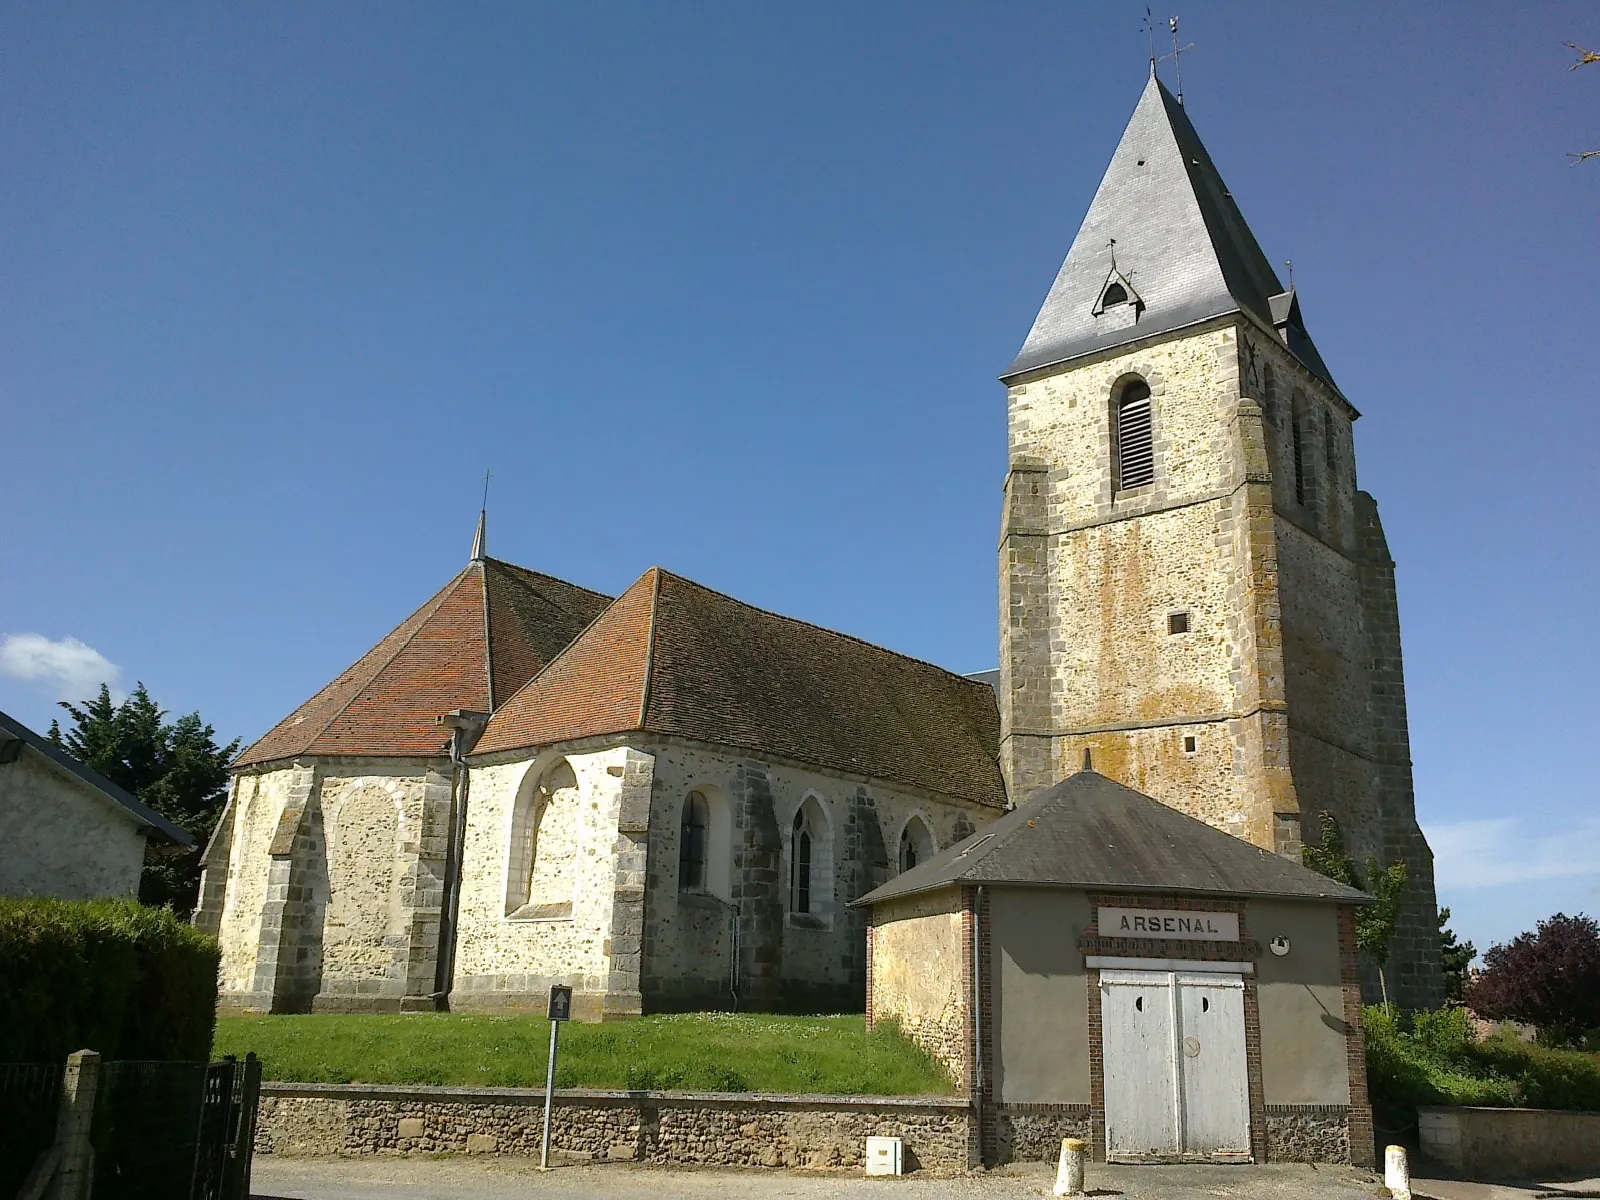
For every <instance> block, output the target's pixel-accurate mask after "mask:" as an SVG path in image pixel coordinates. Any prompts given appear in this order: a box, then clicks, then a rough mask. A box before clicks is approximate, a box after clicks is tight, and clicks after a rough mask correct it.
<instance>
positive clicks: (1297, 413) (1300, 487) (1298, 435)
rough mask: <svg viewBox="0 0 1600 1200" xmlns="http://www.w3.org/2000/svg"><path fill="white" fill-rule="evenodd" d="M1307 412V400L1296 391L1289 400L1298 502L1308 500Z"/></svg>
mask: <svg viewBox="0 0 1600 1200" xmlns="http://www.w3.org/2000/svg"><path fill="white" fill-rule="evenodd" d="M1305 424H1306V414H1305V402H1304V401H1303V400H1302V399H1301V398H1300V393H1299V392H1296V393H1295V394H1294V395H1293V396H1291V397H1290V400H1289V426H1290V428H1289V441H1290V448H1291V450H1292V452H1293V454H1294V499H1295V503H1296V504H1304V503H1305V502H1306V493H1307V490H1308V489H1307V487H1306V467H1307V465H1308V464H1307V463H1306V431H1305Z"/></svg>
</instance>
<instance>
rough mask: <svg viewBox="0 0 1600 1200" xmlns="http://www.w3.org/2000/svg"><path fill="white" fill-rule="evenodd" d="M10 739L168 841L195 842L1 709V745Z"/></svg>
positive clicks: (150, 809)
mask: <svg viewBox="0 0 1600 1200" xmlns="http://www.w3.org/2000/svg"><path fill="white" fill-rule="evenodd" d="M8 742H20V743H21V744H22V745H23V746H26V747H28V748H30V749H33V750H36V751H37V752H38V753H40V754H42V755H44V756H45V757H46V758H48V759H49V760H50V761H51V762H53V763H55V764H56V766H58V767H60V768H61V769H62V770H64V771H68V772H70V773H71V774H73V775H76V776H77V777H78V778H79V779H81V780H83V782H84V783H86V784H88V785H89V786H90V787H92V788H95V789H96V790H97V791H100V792H102V793H104V794H105V797H106V799H108V800H110V801H111V802H112V803H113V804H117V805H120V806H121V807H123V808H125V809H127V810H128V813H129V815H131V816H132V817H133V819H134V820H135V821H137V822H138V823H139V824H140V825H143V826H144V827H145V828H147V829H149V830H152V831H153V832H155V833H159V834H160V835H161V836H162V837H164V838H166V839H167V840H168V841H170V842H175V843H177V844H178V845H180V846H193V845H194V838H193V837H192V836H191V835H190V834H189V832H188V831H187V830H185V829H181V828H179V827H178V826H177V825H174V824H173V823H172V822H171V821H169V820H167V819H166V818H165V817H163V816H162V815H161V814H160V813H158V812H157V811H156V810H155V809H153V808H151V807H150V806H149V805H147V804H142V803H140V802H139V801H138V800H135V799H134V798H133V797H132V796H130V795H129V794H128V793H127V792H125V791H123V790H122V789H121V788H119V787H118V786H117V785H116V784H114V783H112V782H111V781H110V780H109V779H107V778H106V777H105V776H103V775H101V774H100V773H99V772H98V771H92V770H90V769H89V768H88V767H86V766H84V765H83V763H81V762H79V761H78V760H77V759H76V758H73V757H72V755H70V754H68V753H67V752H66V751H65V750H62V749H61V748H60V747H59V746H55V745H53V744H51V742H50V739H48V738H45V737H41V736H40V735H39V734H37V733H35V732H34V731H33V730H31V729H29V728H28V727H27V726H26V725H24V724H23V723H22V722H21V721H18V720H14V719H13V718H11V717H8V716H7V715H6V714H5V713H3V712H0V747H4V746H5V744H6V743H8ZM7 761H14V759H7V758H5V757H4V752H3V750H0V762H7Z"/></svg>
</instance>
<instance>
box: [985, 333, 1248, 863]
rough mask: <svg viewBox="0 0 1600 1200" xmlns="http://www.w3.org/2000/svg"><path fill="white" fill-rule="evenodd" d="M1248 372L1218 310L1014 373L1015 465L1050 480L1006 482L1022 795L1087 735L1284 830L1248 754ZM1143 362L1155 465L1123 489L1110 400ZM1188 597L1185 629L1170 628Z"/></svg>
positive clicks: (1059, 774) (1011, 772)
mask: <svg viewBox="0 0 1600 1200" xmlns="http://www.w3.org/2000/svg"><path fill="white" fill-rule="evenodd" d="M1238 375H1239V370H1238V347H1237V343H1236V334H1235V331H1234V330H1233V329H1232V328H1230V327H1222V328H1215V329H1211V330H1209V331H1205V332H1201V333H1197V334H1195V335H1193V336H1190V337H1186V338H1174V339H1170V340H1168V341H1165V342H1159V343H1156V344H1154V345H1149V346H1144V347H1139V348H1137V349H1135V350H1133V351H1130V352H1128V353H1124V354H1118V355H1112V356H1108V357H1106V358H1104V359H1102V360H1100V361H1091V362H1089V363H1087V364H1086V365H1083V366H1081V367H1077V368H1076V369H1073V370H1068V371H1064V372H1062V373H1060V374H1057V375H1053V376H1049V377H1046V378H1043V379H1038V380H1034V381H1032V382H1028V383H1022V384H1018V385H1016V386H1014V387H1012V388H1011V389H1010V393H1009V402H1010V431H1011V456H1012V461H1013V462H1014V463H1017V464H1021V465H1022V466H1023V467H1024V468H1025V471H1024V472H1020V473H1015V474H1014V475H1013V480H1014V481H1015V480H1018V479H1019V478H1026V480H1027V481H1028V484H1027V485H1028V486H1029V487H1030V488H1031V487H1032V486H1034V484H1036V483H1037V484H1039V485H1041V486H1042V488H1043V490H1044V503H1043V504H1042V505H1039V506H1037V508H1036V509H1035V510H1034V511H1031V512H1029V511H1025V506H1024V505H1023V504H1022V503H1021V499H1022V498H1021V497H1020V496H1018V495H1017V494H1016V493H1017V486H1016V484H1015V483H1014V484H1013V485H1012V486H1011V487H1010V488H1008V504H1009V511H1008V513H1007V519H1006V533H1007V537H1006V542H1005V544H1004V545H1003V546H1002V579H1001V591H1002V596H1003V598H1005V600H1006V603H1005V605H1004V607H1003V612H1002V625H1001V645H1002V651H1001V663H1002V667H1001V672H1002V674H1001V695H1002V704H1001V722H1002V728H1001V736H1002V742H1003V747H1004V749H1003V753H1002V759H1003V761H1004V762H1005V764H1006V766H1007V770H1008V776H1009V782H1010V784H1011V787H1012V794H1013V795H1014V796H1016V797H1018V798H1022V797H1025V796H1027V795H1029V794H1031V793H1032V792H1033V791H1035V790H1037V789H1039V788H1041V787H1046V786H1048V785H1049V784H1050V783H1053V782H1054V781H1055V780H1057V779H1060V778H1063V777H1064V776H1066V775H1070V774H1072V773H1073V772H1074V771H1076V770H1078V769H1079V767H1080V766H1081V765H1082V762H1083V754H1084V751H1085V750H1089V751H1090V752H1091V753H1092V755H1093V760H1094V764H1095V767H1096V769H1097V770H1100V771H1102V772H1103V773H1105V774H1106V775H1108V776H1110V777H1111V778H1114V779H1118V780H1120V781H1122V782H1124V783H1127V784H1128V785H1130V786H1132V787H1135V788H1138V789H1139V790H1141V791H1144V792H1147V793H1148V794H1150V795H1153V796H1156V797H1157V798H1159V799H1162V800H1165V801H1166V802H1168V803H1171V804H1175V805H1178V806H1180V807H1182V808H1183V809H1184V811H1187V812H1190V813H1191V814H1192V815H1194V816H1197V817H1199V818H1201V819H1202V820H1205V821H1207V822H1209V823H1210V824H1213V825H1215V826H1217V827H1218V828H1221V829H1225V830H1227V831H1228V832H1230V833H1233V834H1235V835H1237V836H1241V837H1247V838H1250V839H1251V840H1257V841H1262V842H1265V843H1266V844H1271V839H1272V833H1273V818H1272V809H1273V805H1272V803H1271V799H1270V797H1269V796H1268V795H1267V794H1266V789H1264V788H1263V787H1262V786H1261V785H1260V782H1259V779H1258V778H1257V776H1258V775H1259V772H1254V771H1252V770H1251V769H1250V765H1249V759H1250V758H1251V757H1252V755H1253V754H1255V753H1256V752H1257V750H1258V748H1259V747H1260V746H1261V745H1262V743H1263V741H1264V740H1265V739H1264V738H1263V736H1262V734H1261V732H1260V730H1259V729H1256V728H1252V727H1251V726H1252V725H1253V724H1254V723H1255V718H1254V715H1253V713H1252V712H1251V710H1252V708H1253V707H1254V706H1252V705H1249V704H1242V703H1241V702H1240V700H1241V696H1240V693H1241V690H1242V688H1243V687H1245V686H1247V682H1246V681H1245V680H1243V679H1242V676H1243V675H1245V674H1248V671H1243V670H1241V668H1242V665H1243V664H1241V662H1240V645H1241V641H1242V640H1244V639H1243V638H1242V637H1241V634H1242V632H1243V631H1241V630H1240V628H1239V613H1240V609H1241V603H1240V588H1241V582H1240V581H1241V575H1242V574H1244V565H1243V564H1242V563H1241V561H1240V552H1239V546H1238V542H1239V536H1238V533H1239V531H1238V525H1239V523H1240V515H1239V513H1238V511H1237V503H1236V500H1235V497H1234V493H1235V490H1236V488H1237V486H1238V482H1239V476H1240V463H1239V456H1238V453H1237V451H1236V449H1235V447H1234V446H1232V445H1231V444H1230V440H1229V438H1228V437H1226V436H1225V433H1226V431H1227V430H1228V428H1229V425H1230V422H1231V421H1232V420H1233V419H1234V410H1235V408H1236V406H1237V404H1238V395H1239V392H1238V387H1239V379H1238ZM1134 376H1138V377H1139V378H1142V379H1143V380H1145V381H1146V382H1147V383H1148V384H1149V386H1150V390H1151V403H1152V424H1153V432H1154V438H1155V443H1154V444H1155V459H1156V474H1155V482H1154V483H1153V484H1150V485H1148V486H1147V487H1145V488H1140V489H1137V490H1135V491H1133V492H1130V493H1122V494H1114V492H1113V481H1112V474H1111V460H1112V447H1111V433H1110V430H1111V420H1110V414H1111V406H1112V404H1113V402H1114V399H1115V396H1116V393H1117V391H1118V389H1119V388H1120V386H1121V384H1122V383H1123V382H1124V381H1126V380H1128V379H1130V378H1132V377H1134ZM1127 518H1138V519H1132V520H1130V519H1127ZM1018 534H1021V535H1022V536H1021V537H1018V536H1017V535H1018ZM1030 546H1033V547H1037V549H1036V550H1030V549H1029V547H1030ZM1019 555H1020V556H1021V559H1020V561H1019V557H1018V556H1019ZM1035 558H1039V559H1042V562H1040V563H1039V564H1038V565H1037V566H1035V565H1034V561H1033V560H1034V559H1035ZM1041 592H1042V593H1043V595H1042V597H1041V595H1040V593H1041ZM1176 613H1186V614H1188V619H1189V631H1188V632H1187V633H1180V634H1172V633H1170V632H1169V625H1168V621H1169V618H1170V617H1171V616H1172V615H1174V614H1176ZM1024 621H1026V622H1031V623H1032V624H1031V625H1030V626H1029V628H1028V629H1027V630H1023V629H1021V628H1019V622H1024ZM1024 696H1027V697H1029V698H1030V699H1029V700H1028V702H1027V703H1025V704H1024V703H1020V702H1019V701H1020V700H1021V698H1022V697H1024ZM1046 696H1047V697H1048V703H1041V702H1040V698H1041V697H1046ZM1246 714H1250V716H1249V717H1247V718H1246V716H1245V715H1246ZM1241 718H1245V719H1241ZM1186 738H1193V739H1194V740H1193V749H1192V750H1191V749H1188V748H1187V746H1186V742H1185V739H1186Z"/></svg>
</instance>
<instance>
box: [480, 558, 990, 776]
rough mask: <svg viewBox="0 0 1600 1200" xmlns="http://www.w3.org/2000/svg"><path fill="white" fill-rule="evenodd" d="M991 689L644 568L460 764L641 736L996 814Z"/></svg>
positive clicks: (503, 709)
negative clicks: (765, 757) (896, 787)
mask: <svg viewBox="0 0 1600 1200" xmlns="http://www.w3.org/2000/svg"><path fill="white" fill-rule="evenodd" d="M999 731H1000V722H999V713H998V710H997V708H996V705H995V697H994V690H993V689H992V688H991V687H989V686H988V685H987V684H985V683H983V682H981V681H977V680H971V679H964V678H962V677H961V676H959V675H955V674H952V673H951V672H949V671H946V670H943V669H942V668H940V667H936V666H933V665H932V664H931V663H925V662H921V661H919V660H917V659H914V658H907V657H906V656H905V655H903V654H896V653H894V652H893V651H890V650H885V649H883V648H882V647H881V646H874V645H871V644H870V643H868V642H863V641H861V640H860V639H858V638H853V637H849V636H847V635H846V634H842V633H835V632H834V631H833V630H830V629H822V628H820V627H818V626H816V625H809V624H807V623H806V622H804V621H797V620H794V619H793V618H791V617H783V616H779V615H778V614H776V613H771V612H766V611H764V610H762V609H759V608H755V607H753V606H751V605H749V604H745V603H742V602H741V601H738V600H735V599H733V598H732V597H730V596H724V595H722V594H721V593H720V592H714V591H712V590H711V589H710V588H707V587H702V586H701V585H700V584H697V583H694V582H691V581H690V580H688V579H684V578H682V577H681V576H677V575H673V574H671V573H669V572H667V571H663V570H661V569H660V568H659V567H656V568H652V569H651V570H649V571H646V572H645V574H644V575H643V576H642V577H641V578H640V579H639V580H638V582H636V583H635V584H634V585H633V586H632V587H630V588H629V589H628V590H627V591H626V592H624V593H623V594H622V595H621V596H620V597H618V598H617V600H616V602H615V603H614V604H613V605H612V606H611V607H610V608H608V609H607V610H606V611H605V613H604V614H603V615H601V616H600V617H599V619H597V620H596V621H595V622H594V624H593V625H591V626H589V628H588V629H586V630H585V631H584V632H583V634H582V635H581V636H580V637H579V638H578V639H577V640H576V641H574V642H573V643H572V645H571V646H569V647H568V648H567V649H566V650H565V651H564V652H563V653H562V654H561V656H560V657H559V658H557V659H556V660H555V661H554V662H553V663H551V664H550V665H549V666H548V667H546V668H545V669H544V670H543V671H542V672H541V673H540V674H539V675H538V676H537V677H535V678H534V679H533V681H532V682H530V683H529V684H528V685H527V686H526V687H524V688H523V689H522V691H520V692H518V693H517V694H516V695H515V696H513V697H512V698H511V699H510V700H508V701H506V703H505V704H504V705H503V706H502V707H501V708H500V709H499V711H498V712H496V713H495V715H494V716H493V717H492V718H491V719H490V721H489V724H488V726H487V728H486V729H485V730H484V732H483V736H482V738H480V739H479V741H478V744H477V747H476V750H475V753H477V754H489V753H495V752H497V751H504V750H518V749H524V748H530V747H535V746H545V745H550V744H553V743H558V742H567V741H574V740H576V739H578V738H585V737H593V736H598V735H602V734H614V733H631V732H648V733H655V734H663V735H676V736H680V737H685V738H691V739H694V740H697V741H703V742H712V743H717V744H720V745H724V746H730V747H736V748H738V749H741V750H745V751H748V752H752V753H756V754H771V755H774V756H779V757H783V758H789V759H794V760H797V761H800V762H806V763H814V764H816V765H819V766H824V767H831V768H834V769H837V770H841V771H846V772H850V773H853V774H858V775H864V776H867V777H869V778H872V779H881V780H884V781H886V782H895V783H900V784H905V785H910V786H913V787H918V788H924V789H926V790H928V791H931V792H937V793H941V794H944V795H947V796H955V797H959V798H961V799H965V800H971V801H975V802H977V803H980V804H989V805H993V806H995V807H1003V806H1004V805H1005V802H1006V794H1005V784H1004V782H1003V780H1002V778H1001V775H1000V767H999V762H998V746H999Z"/></svg>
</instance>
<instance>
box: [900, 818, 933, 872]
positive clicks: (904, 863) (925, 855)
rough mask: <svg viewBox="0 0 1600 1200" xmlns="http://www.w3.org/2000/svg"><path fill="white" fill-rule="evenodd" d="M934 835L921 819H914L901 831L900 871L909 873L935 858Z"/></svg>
mask: <svg viewBox="0 0 1600 1200" xmlns="http://www.w3.org/2000/svg"><path fill="white" fill-rule="evenodd" d="M933 853H934V846H933V834H932V832H931V831H930V830H929V829H928V826H927V823H926V822H925V821H923V819H922V818H921V817H912V818H911V819H910V820H909V821H907V822H906V827H905V828H904V829H902V830H901V831H900V869H901V870H902V871H909V870H911V868H912V867H914V866H916V865H917V864H918V863H921V862H927V861H928V860H929V859H930V858H932V857H933Z"/></svg>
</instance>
